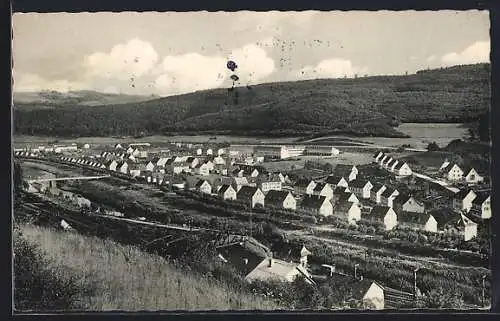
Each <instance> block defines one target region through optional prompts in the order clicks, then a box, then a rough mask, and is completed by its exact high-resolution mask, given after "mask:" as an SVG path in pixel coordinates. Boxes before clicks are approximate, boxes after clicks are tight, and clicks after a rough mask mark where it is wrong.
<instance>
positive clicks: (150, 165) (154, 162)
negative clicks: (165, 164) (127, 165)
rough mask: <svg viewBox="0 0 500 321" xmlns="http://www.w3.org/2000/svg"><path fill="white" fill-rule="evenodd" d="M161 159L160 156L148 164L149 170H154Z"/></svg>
mask: <svg viewBox="0 0 500 321" xmlns="http://www.w3.org/2000/svg"><path fill="white" fill-rule="evenodd" d="M158 161H159V158H153V159H152V160H150V161H149V162H148V163H147V164H146V169H147V170H148V171H153V170H154V169H155V167H156V163H157V162H158Z"/></svg>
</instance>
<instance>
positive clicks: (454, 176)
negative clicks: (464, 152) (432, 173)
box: [439, 162, 464, 181]
mask: <svg viewBox="0 0 500 321" xmlns="http://www.w3.org/2000/svg"><path fill="white" fill-rule="evenodd" d="M446 163H447V162H445V163H444V164H443V165H441V168H440V169H439V172H440V173H441V174H442V176H443V177H445V178H446V179H447V180H449V181H459V180H461V179H462V178H463V176H464V171H463V170H462V169H461V168H460V166H458V165H457V164H453V163H449V162H448V164H446ZM445 164H446V166H445Z"/></svg>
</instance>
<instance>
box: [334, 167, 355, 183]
mask: <svg viewBox="0 0 500 321" xmlns="http://www.w3.org/2000/svg"><path fill="white" fill-rule="evenodd" d="M333 174H334V175H336V176H342V177H345V178H347V179H348V180H349V181H352V180H355V179H356V177H357V176H358V168H357V167H356V166H355V165H347V164H337V165H336V166H335V169H334V170H333Z"/></svg>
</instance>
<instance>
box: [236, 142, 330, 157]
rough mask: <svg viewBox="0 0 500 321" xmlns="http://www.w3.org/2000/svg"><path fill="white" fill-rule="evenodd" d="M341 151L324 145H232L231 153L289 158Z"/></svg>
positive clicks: (327, 154) (324, 154)
mask: <svg viewBox="0 0 500 321" xmlns="http://www.w3.org/2000/svg"><path fill="white" fill-rule="evenodd" d="M339 154H340V151H339V150H338V149H337V148H335V147H333V146H324V145H308V146H305V145H254V146H248V145H231V147H230V155H232V156H238V155H241V156H242V155H244V156H249V155H255V156H258V157H264V158H265V159H287V158H293V157H298V156H302V155H311V156H326V157H332V156H336V155H339Z"/></svg>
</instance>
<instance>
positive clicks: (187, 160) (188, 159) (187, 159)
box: [186, 156, 196, 163]
mask: <svg viewBox="0 0 500 321" xmlns="http://www.w3.org/2000/svg"><path fill="white" fill-rule="evenodd" d="M195 159H196V157H193V156H189V157H188V158H186V163H192V162H193V161H194V160H195Z"/></svg>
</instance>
